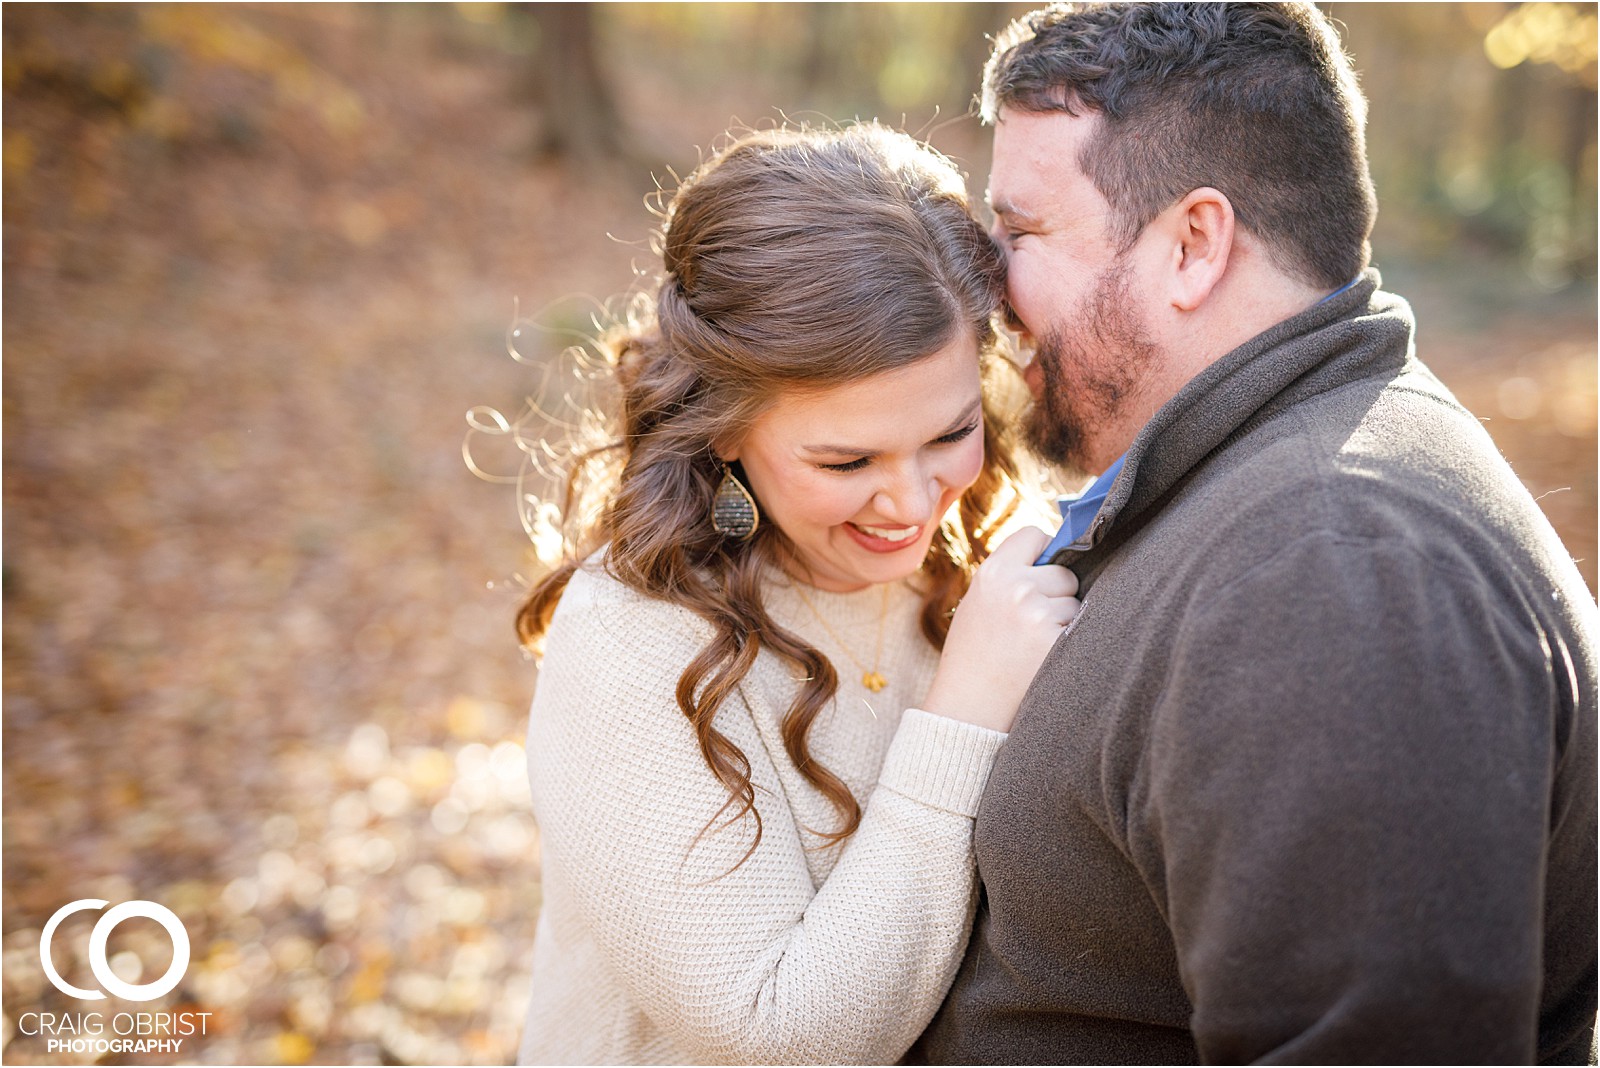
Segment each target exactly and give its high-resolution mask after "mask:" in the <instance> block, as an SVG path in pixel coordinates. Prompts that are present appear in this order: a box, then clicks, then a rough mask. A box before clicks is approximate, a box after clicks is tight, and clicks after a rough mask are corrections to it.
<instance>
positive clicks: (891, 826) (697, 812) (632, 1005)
mask: <svg viewBox="0 0 1600 1068" xmlns="http://www.w3.org/2000/svg"><path fill="white" fill-rule="evenodd" d="M805 596H806V597H807V598H809V599H810V602H811V604H812V605H813V606H815V609H816V612H817V613H821V614H822V615H823V616H825V617H826V618H827V626H826V627H825V626H823V625H822V624H821V622H820V621H819V619H818V618H817V615H816V614H815V613H813V611H812V610H811V608H809V607H808V606H807V605H806V604H805V602H804V601H802V600H801V599H800V597H799V596H798V595H797V593H796V590H795V587H794V586H793V584H792V583H790V582H788V581H787V580H778V581H776V582H774V583H773V584H772V585H771V586H770V587H769V589H768V594H767V607H768V611H769V612H771V614H772V615H773V617H774V618H775V619H776V620H777V621H778V623H779V624H780V625H782V626H784V627H786V628H788V629H789V630H791V631H793V632H795V633H797V634H800V635H801V636H803V637H804V638H806V639H807V640H808V641H809V642H811V643H812V644H814V645H815V646H816V647H817V648H819V649H820V650H822V652H823V653H824V654H825V655H827V657H828V658H829V659H830V660H831V661H832V662H833V664H834V666H835V668H836V669H837V670H838V673H839V678H840V687H839V695H838V697H837V699H836V700H835V701H834V702H833V703H832V705H830V706H829V707H828V708H826V709H824V711H823V712H822V714H821V715H819V716H818V718H817V721H816V723H815V724H814V726H813V728H812V731H811V751H812V754H813V756H814V757H815V759H817V760H818V761H820V762H821V763H822V764H823V766H825V767H827V768H829V769H830V770H832V771H833V772H834V773H835V774H837V775H838V776H839V777H840V778H841V779H843V781H844V782H845V783H846V784H847V785H848V786H849V787H850V790H851V792H852V793H854V794H855V796H856V798H857V800H858V801H860V802H861V804H862V806H863V809H864V813H863V817H862V821H861V826H860V829H859V830H857V831H856V833H855V834H854V835H853V836H851V837H850V838H849V839H848V840H847V841H846V843H845V844H844V845H843V846H835V847H833V848H826V849H825V848H820V847H819V838H818V836H817V835H816V834H815V833H814V832H813V830H812V829H821V830H829V829H832V828H833V827H835V826H837V824H838V816H837V814H836V813H835V811H834V809H833V806H832V805H830V804H829V803H828V801H827V800H826V799H825V798H824V797H823V796H822V795H821V794H820V793H819V792H818V791H816V790H815V789H814V788H812V787H811V786H810V785H809V784H807V783H806V782H805V780H804V779H803V778H801V776H800V774H799V772H798V771H797V770H796V769H795V767H794V765H793V764H792V763H791V762H790V760H789V758H788V756H787V754H786V753H785V751H784V748H783V739H782V736H781V734H780V732H779V728H780V723H781V719H782V716H783V713H784V711H785V710H786V709H787V708H788V707H789V702H790V700H791V699H792V698H793V696H794V695H795V693H796V691H797V689H798V680H797V679H796V678H795V677H794V668H793V667H792V666H790V665H788V664H785V663H783V662H781V661H779V660H778V659H777V658H776V657H774V656H773V655H772V654H770V653H768V652H765V651H763V652H762V653H761V654H760V656H759V657H758V658H757V661H756V664H755V666H754V667H753V668H752V669H751V671H750V673H749V674H748V675H747V676H746V677H745V679H744V682H743V683H742V684H741V685H740V687H739V690H738V694H737V697H736V698H734V699H731V700H730V701H728V702H727V703H726V704H725V705H724V706H723V708H722V709H721V710H720V711H719V712H718V714H717V719H716V725H717V728H718V729H719V730H720V731H722V732H723V733H724V734H726V735H727V736H728V738H729V739H730V740H732V741H733V742H734V744H736V745H737V746H738V747H739V748H740V749H741V750H743V751H744V754H745V756H746V757H748V758H749V761H750V777H751V781H752V782H753V783H754V784H755V787H756V805H757V808H758V809H759V811H760V813H761V816H762V820H763V834H762V838H761V843H760V846H759V847H758V848H757V849H756V850H755V852H754V853H753V854H752V855H751V856H750V858H749V859H748V860H746V861H745V862H744V864H742V865H740V866H739V867H738V868H736V869H734V870H732V871H729V869H730V868H733V866H734V865H735V864H736V863H737V862H738V860H739V858H740V857H741V856H743V855H744V853H745V851H746V849H747V848H748V847H749V844H750V841H751V839H752V837H753V828H754V823H753V820H752V819H751V818H750V817H749V816H746V817H745V818H744V819H742V820H739V821H736V822H734V823H733V824H732V825H727V822H726V816H725V815H724V818H723V819H722V820H720V821H719V822H718V824H717V829H714V830H712V831H708V832H706V833H704V834H701V831H702V829H703V828H704V827H705V826H706V824H707V821H709V820H711V819H712V817H713V816H715V815H716V814H717V813H718V811H719V809H721V807H722V805H723V803H724V801H726V800H727V790H726V789H725V788H724V787H723V786H722V784H721V783H720V782H718V781H717V779H716V777H715V776H713V775H712V773H711V771H710V769H709V768H707V766H706V763H705V760H704V759H703V758H702V756H701V755H700V749H699V745H698V743H697V742H696V740H695V736H694V732H693V730H692V729H691V727H690V725H689V722H688V720H687V719H686V718H685V717H684V715H683V713H682V712H681V711H679V709H678V706H677V703H676V701H675V699H674V696H673V694H674V690H675V688H676V687H677V684H678V677H679V675H681V674H682V672H683V669H684V666H685V665H686V664H688V663H689V661H690V660H691V659H692V658H693V657H694V656H695V655H696V654H697V653H698V652H699V651H700V650H701V648H703V646H704V645H705V642H706V640H707V638H708V636H709V633H710V628H709V626H708V625H707V624H706V623H705V622H704V621H703V620H701V619H699V617H697V616H695V615H693V614H692V613H691V612H689V611H687V610H685V609H682V608H679V607H676V606H673V605H669V604H666V603H664V602H661V601H656V600H652V599H650V598H647V597H644V596H642V595H640V594H638V593H636V592H634V591H633V590H631V589H629V588H627V587H625V586H623V585H622V584H621V583H618V582H617V581H615V580H614V579H611V578H609V577H608V576H606V575H604V574H602V573H600V572H599V571H598V570H595V569H594V568H593V566H592V565H591V567H590V568H589V569H585V570H583V571H580V572H578V574H576V575H575V576H574V577H573V580H572V583H571V585H570V586H569V587H568V588H567V591H566V593H565V594H564V596H563V597H562V599H561V603H560V605H559V607H558V609H557V611H556V614H555V618H554V620H553V621H552V624H551V627H550V631H549V634H548V637H547V642H546V651H545V659H544V663H543V666H542V668H541V671H540V676H539V683H538V689H537V693H536V695H535V697H534V701H533V709H532V715H531V722H530V726H529V731H528V764H529V775H530V779H531V781H532V784H533V805H534V813H535V816H536V817H537V820H538V823H539V828H540V835H541V850H542V852H541V857H542V865H543V867H542V875H541V886H542V890H543V910H542V913H541V915H540V918H539V926H538V933H537V936H536V944H535V946H534V960H533V998H532V1004H531V1005H530V1006H529V1009H528V1018H527V1024H526V1029H525V1032H524V1035H523V1040H522V1047H521V1050H520V1054H519V1058H518V1059H519V1061H520V1062H522V1063H534V1064H540V1063H546V1064H548V1063H554V1064H580V1063H614V1064H626V1063H656V1064H671V1063H704V1064H710V1063H718V1062H727V1063H745V1064H748V1063H761V1062H779V1063H802V1062H832V1063H843V1062H871V1063H888V1062H892V1061H895V1060H897V1059H898V1058H899V1057H900V1056H901V1055H902V1054H903V1053H904V1052H905V1050H906V1049H907V1048H909V1047H910V1045H911V1043H912V1042H913V1041H914V1040H915V1039H916V1037H917V1035H918V1034H919V1033H920V1032H921V1031H922V1029H923V1027H924V1026H925V1025H926V1024H927V1022H928V1020H929V1019H930V1018H931V1017H932V1016H933V1013H934V1011H935V1010H936V1009H937V1008H938V1006H939V1002H940V1001H941V999H942V998H943V997H944V994H945V990H946V989H947V988H948V987H949V985H950V982H951V979H952V978H953V977H954V974H955V969H956V966H957V964H958V963H959V961H960V956H961V951H962V948H963V947H964V945H965V943H966V938H967V932H968V929H969V926H970V924H971V920H972V912H973V904H974V879H975V876H974V866H973V857H972V824H973V816H974V815H975V813H976V811H977V805H978V799H979V797H980V795H981V794H982V792H983V787H984V783H985V781H986V779H987V777H988V773H989V767H990V765H991V764H992V763H993V760H994V755H995V752H996V750H997V749H998V748H999V745H1000V743H1001V741H1002V740H1003V739H1004V738H1005V735H1003V734H1000V733H997V732H995V731H991V730H986V729H984V728H982V727H976V726H972V725H969V724H965V723H960V722H957V721H955V720H950V719H945V718H942V717H938V716H934V715H931V714H929V713H926V712H922V711H919V710H917V709H915V708H909V706H910V705H911V704H912V703H913V702H916V701H920V700H921V699H922V696H923V693H924V691H925V690H926V688H927V686H928V684H929V682H930V681H931V680H932V676H933V670H934V667H935V665H936V664H937V661H938V658H937V654H936V653H935V651H934V650H933V649H932V647H930V646H929V645H928V643H927V641H926V640H925V639H924V638H923V637H922V636H921V633H920V632H919V630H918V626H917V614H918V612H919V610H920V599H919V598H918V596H917V595H916V593H915V592H914V591H913V590H912V589H911V588H910V587H909V586H907V585H906V584H905V583H896V584H894V585H892V586H891V587H890V590H889V603H888V611H887V615H886V616H885V615H884V613H883V606H884V595H883V588H882V587H873V588H870V589H867V590H862V591H859V592H857V593H846V594H838V593H827V592H823V591H820V590H813V589H810V588H809V587H808V588H807V589H806V592H805ZM880 620H882V623H881V626H882V628H883V633H882V645H883V655H882V659H881V661H880V662H879V664H878V665H877V666H878V669H879V670H880V671H881V672H882V673H883V674H884V675H885V676H886V677H887V678H888V681H889V685H888V687H887V688H886V689H884V690H882V691H881V692H879V693H877V694H872V693H869V692H868V691H867V690H866V689H865V688H864V687H863V686H862V684H861V681H860V679H861V674H862V672H861V669H860V668H859V667H857V666H856V660H859V661H861V662H862V663H868V662H869V661H870V660H871V658H872V655H873V652H874V650H875V649H876V647H877V645H878V641H879V628H880ZM829 628H831V629H832V631H833V633H832V634H830V633H829ZM835 635H837V639H838V640H836V639H835ZM840 640H842V641H844V642H847V643H849V653H854V655H855V658H856V660H852V659H851V656H850V655H849V653H847V652H846V650H845V649H843V648H840V646H839V641H840ZM908 708H909V710H907V709H908ZM902 710H906V711H904V712H903V714H902ZM697 836H698V840H697Z"/></svg>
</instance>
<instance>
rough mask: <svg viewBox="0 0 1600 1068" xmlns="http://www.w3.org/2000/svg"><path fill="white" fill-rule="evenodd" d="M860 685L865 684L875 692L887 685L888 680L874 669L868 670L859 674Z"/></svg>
mask: <svg viewBox="0 0 1600 1068" xmlns="http://www.w3.org/2000/svg"><path fill="white" fill-rule="evenodd" d="M861 685H863V686H865V687H866V688H867V689H869V690H871V691H872V692H873V693H877V692H878V691H879V690H881V689H883V688H884V687H885V686H887V685H889V680H888V679H886V678H884V677H883V676H882V675H880V674H878V673H877V672H876V671H869V672H867V673H866V674H865V675H863V676H861Z"/></svg>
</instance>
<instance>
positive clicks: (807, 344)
mask: <svg viewBox="0 0 1600 1068" xmlns="http://www.w3.org/2000/svg"><path fill="white" fill-rule="evenodd" d="M663 252H664V267H665V271H664V275H663V278H662V281H661V284H660V288H659V291H658V293H657V294H656V298H655V301H654V308H653V313H652V314H651V315H649V316H647V317H646V318H645V319H644V320H643V321H639V322H635V323H633V324H632V325H629V326H626V327H623V328H621V329H619V330H618V331H616V332H614V333H613V334H612V335H611V336H610V337H609V338H608V339H607V340H606V342H605V346H604V347H605V348H606V351H607V352H608V354H609V355H610V357H611V360H612V363H613V366H614V368H615V374H616V377H617V381H618V385H619V387H620V390H621V397H622V402H621V413H620V420H619V425H618V428H617V431H618V436H617V439H616V442H615V443H614V444H613V445H612V446H611V447H609V448H608V449H604V450H599V451H597V452H596V453H594V454H591V455H590V457H589V460H590V461H592V462H593V463H598V464H600V465H601V466H600V467H599V468H598V469H595V468H594V467H593V466H592V464H591V465H586V464H582V463H580V465H579V467H580V469H584V470H588V471H589V473H590V475H591V476H592V477H590V478H589V479H588V480H587V482H585V481H584V480H583V479H575V482H574V484H573V491H572V492H571V493H569V495H568V500H567V514H568V516H569V517H572V516H579V517H581V516H584V515H592V516H594V519H593V520H592V522H590V523H588V524H587V525H586V526H585V525H584V523H583V521H582V520H581V519H580V520H579V527H580V530H579V535H578V537H577V538H576V545H575V550H576V551H575V552H574V553H573V554H572V556H571V558H570V559H569V561H568V562H567V563H565V564H564V565H563V566H561V567H560V568H559V569H557V570H556V571H555V572H554V573H553V574H551V575H549V576H548V577H547V578H545V579H544V580H543V581H542V582H541V583H540V584H539V585H538V586H536V588H535V589H534V591H533V593H532V596H531V597H530V599H529V601H528V603H527V605H526V606H525V607H524V609H523V612H522V615H521V617H520V619H519V632H520V634H521V636H522V638H523V640H524V642H525V643H527V644H529V645H537V644H539V643H541V642H542V644H543V648H544V660H543V665H542V668H541V671H540V678H539V683H538V690H537V693H536V696H535V699H534V703H533V709H532V716H531V725H530V729H529V734H528V758H529V765H530V778H531V781H532V785H533V799H534V812H535V815H536V817H537V819H538V822H539V825H540V829H541V838H542V848H543V854H542V855H543V869H542V877H541V878H542V887H543V897H544V900H543V912H542V915H541V918H540V921H539V928H538V934H537V937H536V944H535V947H534V969H533V1001H532V1005H531V1006H530V1009H529V1015H528V1020H527V1026H526V1031H525V1035H524V1039H523V1044H522V1048H521V1054H520V1059H521V1060H523V1061H524V1062H556V1063H577V1062H612V1063H626V1062H633V1063H641V1062H646V1063H673V1062H689V1063H712V1062H737V1063H753V1062H771V1061H777V1062H789V1063H793V1062H800V1061H834V1062H839V1061H871V1062H888V1061H893V1060H895V1059H897V1058H898V1057H900V1056H901V1055H902V1054H903V1053H904V1052H905V1050H906V1049H907V1048H908V1047H909V1046H910V1044H911V1043H912V1041H913V1040H914V1039H915V1038H916V1037H917V1035H918V1033H919V1032H920V1031H921V1029H922V1028H923V1026H924V1025H925V1024H926V1022H927V1021H928V1019H929V1018H930V1017H931V1016H932V1014H933V1012H934V1010H935V1009H936V1008H937V1007H938V1004H939V1001H940V999H941V998H942V996H943V994H944V991H945V989H946V988H947V987H948V985H949V983H950V981H951V979H952V977H953V975H954V970H955V966H956V963H957V961H958V960H959V958H960V954H961V950H962V947H963V945H964V943H965V940H966V935H967V931H968V928H969V925H970V922H971V918H972V909H973V898H974V874H973V860H972V846H971V835H972V820H973V816H974V814H975V812H976V807H977V800H978V797H979V795H980V794H981V792H982V789H983V784H984V781H985V778H986V776H987V774H988V769H989V766H990V763H991V762H992V760H993V758H994V754H995V750H996V749H997V747H998V745H999V743H1000V741H1001V740H1002V739H1003V738H1004V736H1005V735H1004V732H1005V731H1006V730H1008V729H1009V727H1010V722H1011V717H1012V715H1013V714H1014V713H1015V709H1016V706H1017V703H1018V701H1019V700H1020V698H1021V695H1022V691H1023V690H1024V689H1025V688H1026V686H1027V684H1028V681H1029V679H1031V677H1032V675H1033V672H1034V670H1035V668H1036V667H1037V666H1038V664H1039V662H1040V661H1041V660H1042V659H1043V656H1044V654H1045V652H1046V651H1047V650H1048V649H1049V647H1050V645H1051V644H1052V642H1053V641H1054V640H1055V638H1056V637H1058V636H1059V634H1060V631H1061V628H1062V627H1063V626H1064V625H1065V624H1066V622H1067V621H1068V620H1069V619H1070V618H1071V615H1072V613H1073V611H1074V610H1075V609H1076V606H1077V602H1076V601H1075V600H1074V599H1073V597H1072V594H1074V593H1075V592H1076V582H1075V580H1074V579H1073V577H1072V575H1071V573H1070V572H1068V571H1066V570H1065V569H1062V568H1059V567H1039V568H1035V567H1031V566H1030V565H1031V562H1032V557H1033V555H1034V554H1036V553H1037V552H1038V551H1039V550H1040V549H1041V548H1042V547H1043V545H1044V543H1045V537H1044V535H1043V534H1042V533H1041V532H1039V531H1036V530H1027V531H1023V532H1021V533H1019V534H1018V535H1015V536H1013V538H1011V539H1010V540H1008V541H1007V542H1006V543H1005V544H1004V545H1002V546H1001V547H1000V548H999V549H998V550H996V552H995V553H994V554H993V555H991V554H989V552H988V543H987V539H988V538H989V537H990V536H992V535H993V534H994V532H995V530H996V528H997V527H998V526H999V524H1000V523H1002V522H1003V521H1005V519H1006V518H1007V517H1008V515H1009V514H1010V512H1011V511H1012V510H1014V508H1015V506H1016V487H1015V482H1014V478H1013V475H1014V469H1013V467H1012V464H1011V461H1010V454H1009V452H1008V451H1007V448H1006V446H1005V444H1004V443H1003V441H1002V440H1001V438H1000V435H999V434H998V433H997V430H996V428H995V426H994V424H993V423H992V422H991V421H990V420H988V419H986V418H985V404H986V401H985V384H986V382H987V380H988V378H989V376H990V375H991V374H993V373H996V372H997V370H998V368H997V366H996V365H997V363H998V354H997V352H996V350H997V347H998V344H999V343H998V339H997V335H996V333H995V330H994V327H993V325H992V315H993V314H994V312H995V310H996V307H997V304H998V302H999V299H1000V294H1001V292H1002V280H1003V270H1002V265H1001V263H1000V261H999V259H998V256H997V253H996V251H995V249H994V247H993V246H992V244H991V243H990V242H989V240H988V238H987V237H986V235H985V234H984V232H983V230H982V228H981V227H980V226H979V225H978V224H977V223H976V222H975V221H974V220H973V219H972V218H971V216H970V214H969V213H968V210H967V205H966V200H965V194H964V191H963V186H962V182H961V179H960V176H959V175H958V174H957V173H956V172H955V171H954V169H953V168H951V167H950V165H949V164H948V163H947V162H945V161H944V160H943V159H942V158H941V157H939V156H937V155H936V154H934V153H933V152H932V151H931V150H929V149H926V148H924V147H922V146H919V145H918V144H917V143H916V142H914V141H912V140H911V139H910V138H908V137H906V136H905V135H903V134H897V133H893V132H891V131H889V130H887V129H885V128H882V127H879V126H876V125H861V126H856V127H853V128H850V129H847V130H844V131H840V132H815V131H792V130H786V131H772V132H766V133H758V134H752V135H749V136H746V137H744V138H742V139H740V140H738V141H736V142H735V143H733V144H732V145H730V146H729V147H728V148H726V149H725V150H723V151H722V152H720V153H719V154H717V155H716V156H715V157H714V158H713V159H711V160H710V161H709V162H707V163H706V164H705V165H704V166H702V167H701V168H700V169H699V170H698V171H696V172H695V173H694V174H693V175H691V176H690V178H689V179H688V180H687V181H685V182H684V183H683V185H682V186H681V187H680V188H679V189H678V191H677V193H676V194H675V196H674V197H673V200H672V203H671V204H670V206H669V208H668V211H667V214H666V226H665V234H664V242H663ZM607 460H609V461H611V462H610V464H609V466H607V465H606V461H607ZM578 473H579V474H581V473H583V471H582V470H580V472H578ZM586 500H588V501H592V502H598V504H596V505H593V506H588V505H586V504H585V501H586ZM986 557H987V558H988V559H987V561H985V558H986ZM980 562H983V566H982V567H981V568H978V567H977V565H978V564H979V563H980ZM974 571H976V575H975V577H974ZM969 587H970V588H969ZM963 597H964V599H963ZM958 601H960V602H961V607H960V610H959V611H958V612H955V614H954V619H953V620H952V612H953V611H954V609H955V606H956V604H957V602H958ZM941 646H942V647H943V655H942V658H941V656H940V653H939V649H940V647H941Z"/></svg>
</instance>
